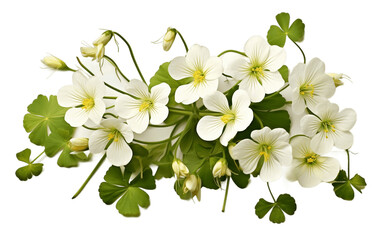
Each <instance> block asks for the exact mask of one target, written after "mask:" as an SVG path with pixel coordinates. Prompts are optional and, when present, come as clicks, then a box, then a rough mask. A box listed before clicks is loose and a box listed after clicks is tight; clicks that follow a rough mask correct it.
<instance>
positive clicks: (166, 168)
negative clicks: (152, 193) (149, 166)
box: [155, 152, 174, 179]
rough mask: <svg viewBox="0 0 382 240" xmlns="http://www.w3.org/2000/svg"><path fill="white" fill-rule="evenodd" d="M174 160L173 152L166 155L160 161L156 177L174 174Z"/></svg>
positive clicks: (168, 176) (166, 176)
mask: <svg viewBox="0 0 382 240" xmlns="http://www.w3.org/2000/svg"><path fill="white" fill-rule="evenodd" d="M173 160H174V155H173V154H172V152H169V153H167V154H166V155H164V156H163V157H162V158H161V159H160V160H159V162H158V164H157V165H158V168H157V171H156V173H155V179H161V178H171V177H172V176H174V172H173V170H172V161H173Z"/></svg>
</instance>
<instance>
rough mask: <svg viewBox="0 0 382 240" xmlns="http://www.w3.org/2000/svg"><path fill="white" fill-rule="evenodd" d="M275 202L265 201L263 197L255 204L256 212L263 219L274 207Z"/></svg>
mask: <svg viewBox="0 0 382 240" xmlns="http://www.w3.org/2000/svg"><path fill="white" fill-rule="evenodd" d="M273 206H274V203H271V202H268V201H265V200H264V199H263V198H260V200H259V201H258V202H257V204H256V206H255V213H256V215H257V216H258V217H259V218H260V219H261V218H263V217H264V216H265V215H267V213H268V212H269V211H270V210H271V209H272V207H273Z"/></svg>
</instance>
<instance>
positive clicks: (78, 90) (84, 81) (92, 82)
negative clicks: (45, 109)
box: [57, 72, 105, 127]
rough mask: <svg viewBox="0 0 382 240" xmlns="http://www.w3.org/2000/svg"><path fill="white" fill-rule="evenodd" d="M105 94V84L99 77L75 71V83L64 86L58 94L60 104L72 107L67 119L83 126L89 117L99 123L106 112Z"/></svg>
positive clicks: (74, 124)
mask: <svg viewBox="0 0 382 240" xmlns="http://www.w3.org/2000/svg"><path fill="white" fill-rule="evenodd" d="M104 94H105V85H104V84H103V82H102V81H101V80H100V79H99V78H97V77H90V78H87V77H85V76H84V75H83V74H82V73H80V72H75V73H73V85H69V86H64V87H62V88H61V89H60V90H59V91H58V94H57V100H58V104H60V105H61V106H63V107H71V108H70V109H69V110H68V111H67V112H66V114H65V121H66V122H67V123H69V124H70V125H71V126H73V127H79V126H81V125H82V124H84V123H85V122H86V121H87V120H88V119H90V120H92V121H93V122H94V123H95V124H98V123H99V122H100V121H101V119H102V116H103V114H104V113H105V103H104V102H103V100H102V98H103V96H104Z"/></svg>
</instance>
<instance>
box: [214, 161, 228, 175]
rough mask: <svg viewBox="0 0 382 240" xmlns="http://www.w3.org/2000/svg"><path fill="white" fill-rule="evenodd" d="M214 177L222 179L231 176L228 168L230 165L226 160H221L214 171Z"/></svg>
mask: <svg viewBox="0 0 382 240" xmlns="http://www.w3.org/2000/svg"><path fill="white" fill-rule="evenodd" d="M212 175H213V176H214V177H215V178H221V177H223V176H226V175H227V176H231V170H229V168H228V163H227V160H226V159H225V158H220V159H219V160H218V161H217V162H216V163H215V165H214V167H213V169H212Z"/></svg>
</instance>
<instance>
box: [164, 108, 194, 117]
mask: <svg viewBox="0 0 382 240" xmlns="http://www.w3.org/2000/svg"><path fill="white" fill-rule="evenodd" d="M168 110H169V111H170V112H173V113H181V114H186V115H193V112H191V111H189V110H186V109H179V108H172V107H169V108H168Z"/></svg>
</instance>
